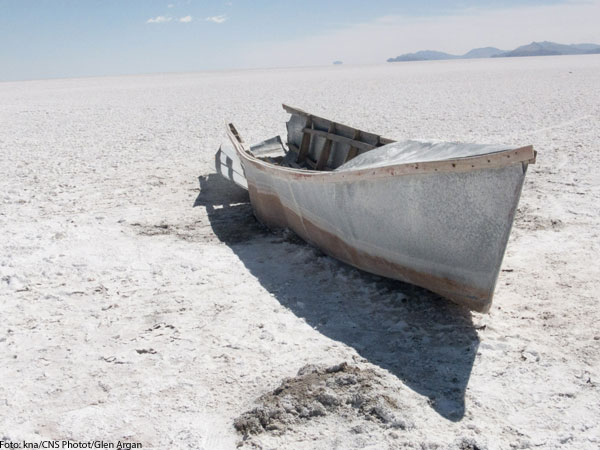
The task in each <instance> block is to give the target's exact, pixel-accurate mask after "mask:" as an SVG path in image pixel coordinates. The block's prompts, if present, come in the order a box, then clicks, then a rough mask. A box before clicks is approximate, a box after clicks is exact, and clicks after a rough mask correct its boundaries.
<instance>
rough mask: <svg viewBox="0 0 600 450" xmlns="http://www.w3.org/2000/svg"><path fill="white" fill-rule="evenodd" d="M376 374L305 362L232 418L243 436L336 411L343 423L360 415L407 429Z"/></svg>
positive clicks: (343, 365)
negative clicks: (248, 407)
mask: <svg viewBox="0 0 600 450" xmlns="http://www.w3.org/2000/svg"><path fill="white" fill-rule="evenodd" d="M382 392H386V388H385V386H384V384H383V379H382V377H381V375H379V374H377V373H376V372H375V371H374V370H372V369H360V368H358V367H355V366H350V365H348V364H347V363H345V362H344V363H341V364H338V365H336V366H332V367H325V366H314V365H307V366H304V367H302V368H301V369H300V370H299V371H298V375H297V376H295V377H292V378H286V379H285V380H284V381H283V382H282V383H281V385H280V386H279V387H278V388H276V389H275V390H274V391H272V392H268V393H267V394H264V395H263V396H261V397H260V398H259V399H258V400H257V403H258V404H259V405H258V406H257V407H256V408H254V409H252V410H251V411H248V412H245V413H243V414H242V415H241V416H239V417H238V418H237V419H235V422H234V426H235V428H236V430H238V431H239V432H240V433H242V434H243V435H245V436H248V435H251V434H260V433H263V432H265V431H269V432H272V433H277V434H282V433H284V432H285V430H286V428H288V427H289V426H291V425H294V424H298V423H301V422H307V421H309V420H311V419H313V418H315V417H320V416H327V415H330V414H336V415H338V416H340V417H343V418H345V419H346V420H347V421H348V422H351V421H352V419H354V418H358V417H361V418H363V419H366V420H369V421H372V422H374V423H377V424H379V425H380V426H382V427H384V428H395V429H402V430H405V429H408V428H412V427H413V425H412V423H410V422H408V421H406V420H405V419H404V418H402V417H401V416H400V415H399V413H400V406H399V401H398V400H397V399H394V398H392V397H389V396H387V395H381V393H382Z"/></svg>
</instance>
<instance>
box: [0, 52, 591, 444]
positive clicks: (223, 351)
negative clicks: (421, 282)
mask: <svg viewBox="0 0 600 450" xmlns="http://www.w3.org/2000/svg"><path fill="white" fill-rule="evenodd" d="M599 76H600V56H596V55H590V56H573V57H570V56H569V57H545V58H515V59H499V60H491V61H486V60H482V61H443V62H435V61H430V62H427V63H407V64H397V65H382V66H364V67H350V66H342V67H335V70H334V69H333V68H329V67H326V68H309V69H281V70H258V71H235V72H220V73H197V74H172V75H148V76H139V77H114V78H89V79H72V80H48V81H31V82H22V83H0V123H2V127H0V154H1V155H2V158H3V159H2V164H1V165H0V229H1V231H2V240H0V317H1V318H2V327H1V329H0V379H1V380H2V382H1V383H0V402H1V403H2V405H3V407H2V408H1V409H0V430H2V433H1V434H2V436H3V439H8V440H12V441H21V440H39V439H40V438H48V439H73V440H85V441H87V440H90V439H97V440H101V439H103V440H105V441H116V440H118V439H121V440H128V441H131V440H136V441H139V442H142V443H143V445H144V446H145V447H154V448H206V449H214V448H224V449H225V448H234V447H235V446H236V445H241V446H242V447H246V448H252V447H253V446H256V447H262V448H290V449H291V448H293V449H309V448H315V447H318V448H344V449H346V448H369V447H370V448H377V449H380V448H402V447H405V448H427V449H445V448H488V449H504V448H532V447H537V448H573V449H595V448H598V446H599V445H600V442H599V436H600V428H599V425H598V424H599V423H600V410H599V409H598V407H597V405H598V404H600V392H599V385H600V381H599V380H600V375H599V373H600V349H599V346H598V342H599V341H598V339H599V337H598V331H597V323H598V320H599V319H600V308H599V305H598V301H599V296H598V295H597V292H598V289H599V287H600V286H599V281H598V276H597V275H598V273H599V272H600V270H599V269H600V267H599V262H598V261H599V259H598V253H599V247H598V245H599V244H598V242H600V240H599V239H598V230H599V229H600V223H599V222H600V219H599V218H600V214H599V212H600V211H599V210H598V205H599V204H600V198H599V197H600V190H599V189H598V186H599V185H600V182H599V178H598V170H599V167H600V148H599V144H598V143H599V142H600V91H599V90H598V89H597V80H598V79H599ZM367 94H368V95H367ZM282 102H285V103H287V104H291V105H294V106H298V107H300V108H302V109H304V110H307V111H311V112H314V113H315V114H318V115H320V116H324V117H330V118H332V119H335V120H338V121H339V122H341V123H348V124H350V125H353V126H356V127H358V128H362V129H366V130H372V131H374V132H377V133H380V134H382V135H384V136H389V137H390V138H393V139H396V140H404V139H419V138H423V139H439V140H444V141H459V142H475V143H490V142H491V143H505V144H507V145H519V146H520V145H527V144H533V145H534V147H535V149H536V150H537V151H538V152H539V154H538V161H537V163H536V164H535V165H532V166H530V167H529V170H528V175H527V178H526V181H525V186H524V189H523V196H522V198H521V203H520V205H519V211H518V213H517V219H516V221H515V224H514V227H513V231H512V234H511V238H510V242H509V244H508V250H507V254H506V256H505V259H504V263H503V267H502V269H503V271H502V272H501V274H500V278H499V281H498V285H497V289H496V296H495V300H494V306H493V308H492V310H491V314H490V315H489V316H481V315H478V314H472V313H469V312H467V311H464V310H462V309H460V308H458V307H456V306H454V305H452V304H451V303H449V302H446V301H444V300H442V299H440V298H439V297H436V296H434V295H432V294H429V293H428V292H426V291H424V290H422V289H418V288H415V287H413V286H409V285H406V284H402V283H397V282H393V281H389V280H384V279H381V278H379V277H375V276H372V275H368V274H364V273H361V272H359V271H357V270H355V269H353V268H350V267H348V266H345V265H343V264H341V263H338V262H336V261H334V260H332V259H330V258H328V257H326V256H324V255H323V254H321V253H320V252H318V251H316V250H314V249H312V248H311V247H309V246H307V245H305V244H304V243H302V242H301V241H299V240H298V239H297V238H296V237H294V236H293V235H290V234H289V233H288V234H286V233H278V234H272V233H270V232H268V231H267V230H265V229H264V228H263V227H261V226H260V225H259V224H257V223H256V222H255V221H254V219H253V218H252V209H251V206H250V205H249V204H248V198H247V194H245V193H244V192H241V191H239V190H236V189H235V187H230V186H229V185H228V184H227V183H226V182H225V181H224V180H221V179H220V178H219V177H218V176H217V175H216V174H215V173H214V168H213V161H214V153H215V152H216V150H217V148H218V146H219V144H220V142H221V141H222V140H223V139H225V135H224V127H223V123H225V122H228V121H234V122H235V124H236V126H237V128H238V130H239V131H240V132H241V133H242V135H243V137H244V138H245V140H246V141H247V142H249V143H251V142H258V141H261V140H263V139H265V138H267V137H270V136H273V135H276V134H285V120H286V118H287V116H286V114H285V113H284V112H283V110H282V109H281V106H280V103H282ZM343 361H345V362H347V363H348V367H349V368H351V369H350V370H354V371H356V373H357V374H358V375H357V377H360V376H362V377H363V379H364V381H365V382H368V383H370V385H369V387H365V389H364V392H365V393H366V394H368V396H369V398H372V399H374V400H373V401H379V400H381V401H384V402H385V400H384V399H385V398H386V397H387V398H389V399H393V400H394V403H393V404H394V405H396V406H393V407H392V406H389V405H388V406H387V407H388V408H389V411H388V410H385V411H384V410H381V411H382V413H381V417H384V418H385V417H392V415H393V416H394V418H397V419H401V420H402V421H403V422H404V423H405V424H406V426H404V427H401V426H400V427H394V426H387V424H386V423H385V421H384V420H382V419H378V418H377V417H375V416H373V415H372V414H362V413H360V410H358V409H352V408H353V407H352V406H351V404H350V406H343V407H342V406H341V404H340V405H339V407H338V406H336V402H337V400H335V399H338V398H342V399H345V398H346V397H347V395H349V393H350V390H351V389H352V387H351V386H353V385H351V384H349V385H348V386H349V387H348V388H346V389H347V391H346V390H344V387H343V386H342V387H339V386H338V385H337V384H336V385H335V386H334V387H333V388H332V387H328V386H327V380H325V381H324V382H325V384H324V386H325V387H324V392H323V396H321V397H318V392H319V391H318V389H320V388H318V389H317V390H316V391H315V393H317V397H315V398H316V400H315V401H317V402H319V398H320V399H321V400H323V401H324V404H323V402H320V403H321V404H323V409H324V410H325V412H326V414H325V415H316V416H313V417H311V418H310V420H293V421H292V420H290V421H289V423H286V424H285V426H282V427H280V428H279V429H278V430H264V431H262V432H261V433H258V434H248V437H247V439H245V440H244V434H243V433H239V432H238V431H237V430H236V429H235V427H234V423H235V421H236V418H239V417H240V416H242V415H243V414H244V413H246V412H248V411H252V410H253V409H255V408H260V406H261V400H260V399H261V398H262V399H264V398H265V396H267V397H268V396H269V395H271V394H269V393H273V392H275V391H276V390H277V389H278V388H279V387H280V386H282V385H283V386H285V383H286V382H285V381H284V380H286V379H291V380H292V381H291V382H292V383H293V382H294V380H297V379H298V377H300V378H302V375H300V376H299V375H298V372H299V371H300V370H301V369H302V368H303V367H305V366H307V365H309V366H310V367H317V373H320V372H318V371H319V370H322V369H320V368H323V367H324V368H328V367H332V366H335V365H337V364H339V363H340V362H343ZM305 376H306V375H305ZM317 378H318V377H317ZM309 386H310V385H309ZM330 390H331V391H332V392H333V393H331V392H329V391H330ZM291 398H292V400H293V398H294V397H293V396H292V397H291ZM334 400H335V401H334ZM328 402H329V405H327V403H328ZM384 404H385V403H384ZM344 405H347V404H345V403H344ZM386 405H387V404H386ZM348 408H350V409H348ZM357 411H358V413H357ZM386 411H387V412H386ZM387 413H390V414H392V415H387ZM388 422H389V423H392V422H393V421H392V420H390V421H388Z"/></svg>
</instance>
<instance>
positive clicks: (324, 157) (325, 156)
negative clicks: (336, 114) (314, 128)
mask: <svg viewBox="0 0 600 450" xmlns="http://www.w3.org/2000/svg"><path fill="white" fill-rule="evenodd" d="M328 133H329V134H331V135H334V136H336V134H335V123H334V122H331V123H330V124H329V131H328ZM332 143H333V141H332V140H331V139H329V138H326V139H325V143H324V144H323V149H322V150H321V154H320V155H319V159H318V160H317V165H316V167H315V168H316V169H317V170H323V168H325V166H326V165H327V161H329V155H330V154H331V144H332Z"/></svg>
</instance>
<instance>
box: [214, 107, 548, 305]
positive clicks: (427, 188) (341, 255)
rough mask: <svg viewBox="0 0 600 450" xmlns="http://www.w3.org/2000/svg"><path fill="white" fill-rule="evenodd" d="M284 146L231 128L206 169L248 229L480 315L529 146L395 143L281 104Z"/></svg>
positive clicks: (488, 297) (527, 161)
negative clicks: (282, 232)
mask: <svg viewBox="0 0 600 450" xmlns="http://www.w3.org/2000/svg"><path fill="white" fill-rule="evenodd" d="M283 107H284V109H285V110H286V111H287V112H288V113H290V114H291V117H290V120H289V121H288V123H287V132H288V134H287V142H286V144H285V145H284V143H283V141H282V140H281V138H280V137H275V138H272V139H269V140H266V141H264V142H261V143H258V144H256V145H251V146H248V145H246V144H245V143H244V141H243V139H242V138H241V136H240V134H239V133H238V131H237V130H236V128H235V127H234V126H233V124H229V125H228V126H227V134H228V136H229V138H230V140H231V144H223V145H222V146H221V148H220V149H219V151H218V152H217V154H216V161H215V162H216V168H217V171H218V172H219V173H221V174H222V175H223V176H225V177H226V178H228V179H230V180H231V181H233V182H235V183H236V184H238V185H239V186H242V187H243V188H245V189H247V190H248V191H249V194H250V201H251V203H252V207H253V209H254V213H255V215H256V217H257V218H258V220H260V221H261V222H262V223H264V224H265V225H266V226H268V227H270V228H279V227H286V228H290V229H292V230H293V231H294V232H295V233H297V234H298V235H300V236H301V237H302V238H303V239H304V240H306V241H307V242H309V243H310V244H312V245H314V246H316V247H318V248H320V249H321V250H322V251H323V252H325V253H327V254H328V255H330V256H333V257H334V258H337V259H339V260H341V261H344V262H345V263H348V264H351V265H353V266H355V267H358V268H359V269H362V270H365V271H368V272H371V273H374V274H377V275H381V276H384V277H389V278H394V279H397V280H401V281H405V282H407V283H411V284H415V285H418V286H421V287H424V288H426V289H429V290H430V291H433V292H435V293H437V294H439V295H441V296H443V297H446V298H448V299H450V300H452V301H454V302H456V303H458V304H460V305H463V306H466V307H468V308H470V309H472V310H475V311H479V312H487V311H488V310H489V308H490V306H491V304H492V297H493V294H494V288H495V285H496V280H497V278H498V273H499V272H500V266H501V263H502V258H503V256H504V251H505V249H506V245H507V241H508V237H509V234H510V230H511V226H512V223H513V219H514V216H515V211H516V209H517V204H518V202H519V197H520V195H521V188H522V186H523V180H524V178H525V173H526V171H527V166H528V164H531V163H534V162H535V157H536V153H535V152H534V150H533V147H532V146H525V147H518V148H516V147H512V146H506V145H478V144H460V143H448V142H425V141H417V140H409V141H402V142H395V141H393V140H391V139H387V138H384V137H381V136H379V135H377V134H373V133H369V132H366V131H362V130H358V129H355V128H352V127H349V126H347V125H342V124H340V123H336V122H333V121H331V120H327V119H324V118H322V117H318V116H315V115H313V114H309V113H306V112H304V111H302V110H300V109H297V108H292V107H289V106H287V105H283Z"/></svg>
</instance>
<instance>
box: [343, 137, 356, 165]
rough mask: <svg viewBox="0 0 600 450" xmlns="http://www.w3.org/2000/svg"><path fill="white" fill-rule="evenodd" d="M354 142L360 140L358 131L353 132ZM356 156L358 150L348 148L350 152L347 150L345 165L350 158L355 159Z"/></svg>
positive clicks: (351, 147)
mask: <svg viewBox="0 0 600 450" xmlns="http://www.w3.org/2000/svg"><path fill="white" fill-rule="evenodd" d="M354 140H355V141H359V140H360V130H356V131H355V132H354ZM356 155H358V149H357V148H356V147H354V146H350V150H348V154H347V155H346V159H345V160H344V163H347V162H348V161H350V160H351V159H352V158H355V157H356Z"/></svg>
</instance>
